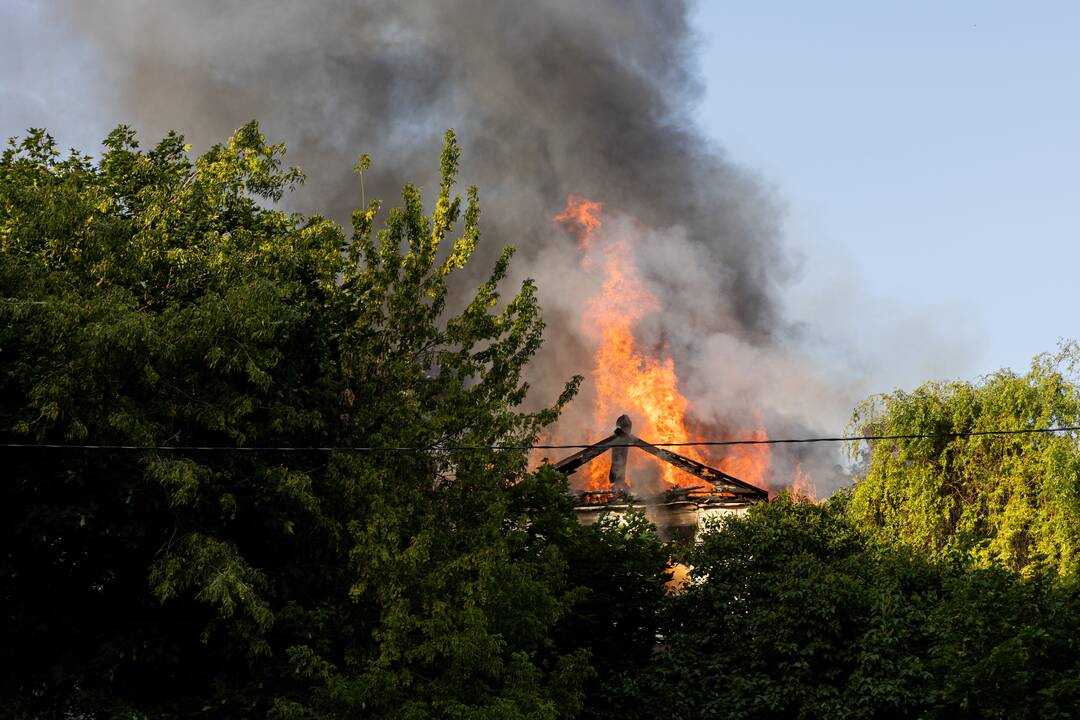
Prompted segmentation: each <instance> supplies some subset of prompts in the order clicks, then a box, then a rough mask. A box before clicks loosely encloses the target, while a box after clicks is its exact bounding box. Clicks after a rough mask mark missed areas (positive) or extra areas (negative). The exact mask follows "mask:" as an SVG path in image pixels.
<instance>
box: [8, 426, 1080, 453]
mask: <svg viewBox="0 0 1080 720" xmlns="http://www.w3.org/2000/svg"><path fill="white" fill-rule="evenodd" d="M1064 432H1080V426H1065V427H1050V428H1022V429H1019V430H967V431H964V432H950V433H907V434H902V435H852V436H837V437H811V438H783V439H778V440H772V439H760V440H698V441H691V442H657V443H650V444H651V445H654V446H656V447H725V446H729V445H798V444H807V443H834V442H864V441H878V440H931V439H942V440H945V439H956V438H963V437H982V436H988V435H1036V434H1050V433H1064ZM592 446H593V444H592V443H565V444H534V445H402V446H382V447H377V446H354V445H313V446H296V445H253V446H249V447H243V446H229V445H108V444H77V443H0V449H25V450H121V451H161V452H239V453H259V452H341V453H382V452H385V453H407V452H432V451H441V452H459V451H480V450H484V451H495V452H498V451H514V450H519V451H520V450H584V449H586V448H590V447H592ZM606 447H609V448H618V447H625V448H632V447H638V446H637V445H635V444H633V443H613V444H609V445H607V446H606Z"/></svg>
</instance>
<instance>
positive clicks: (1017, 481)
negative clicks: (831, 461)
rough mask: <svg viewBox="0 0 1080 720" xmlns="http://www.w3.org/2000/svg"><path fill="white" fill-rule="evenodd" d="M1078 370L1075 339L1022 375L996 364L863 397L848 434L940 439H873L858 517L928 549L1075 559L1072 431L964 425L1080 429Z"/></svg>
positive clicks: (1069, 565)
mask: <svg viewBox="0 0 1080 720" xmlns="http://www.w3.org/2000/svg"><path fill="white" fill-rule="evenodd" d="M1078 373H1080V346H1078V345H1077V344H1076V343H1075V342H1074V343H1067V344H1063V345H1062V347H1061V349H1060V350H1059V351H1058V352H1057V353H1055V354H1044V355H1040V356H1038V357H1036V358H1035V359H1034V361H1033V362H1032V366H1031V370H1030V371H1029V372H1028V373H1027V374H1024V375H1018V374H1016V373H1013V372H1009V371H1001V372H998V373H995V374H993V375H989V376H987V377H985V378H983V379H982V380H980V381H978V382H975V383H967V382H953V383H928V384H926V385H923V386H922V387H920V388H918V389H916V390H915V391H913V392H910V393H908V392H901V391H897V392H894V393H891V394H887V395H881V396H877V397H873V398H871V399H869V400H867V401H866V402H864V403H863V404H862V405H860V406H859V407H858V408H857V409H856V411H855V414H854V419H853V423H852V429H853V431H854V432H856V433H864V434H865V435H920V434H929V435H937V436H938V437H929V438H916V439H899V440H877V441H871V442H870V443H869V446H868V449H866V450H865V451H864V452H866V458H865V460H866V465H865V468H864V471H863V472H862V473H861V475H860V477H858V482H857V484H856V486H855V489H854V494H853V497H852V501H851V508H850V509H851V512H852V513H853V514H854V517H855V518H856V519H858V520H859V521H860V522H863V523H865V524H866V525H867V526H869V527H875V528H878V529H879V530H880V531H881V532H882V533H884V534H885V535H886V536H887V537H889V538H890V539H897V540H899V541H901V542H903V543H905V544H908V545H910V546H912V547H915V548H917V549H920V550H923V551H928V552H930V553H932V554H935V555H944V554H949V553H954V552H960V553H963V554H969V555H971V556H973V557H974V558H976V559H977V560H978V561H979V562H981V563H991V562H995V563H1002V564H1004V565H1005V566H1007V567H1010V568H1013V569H1018V570H1023V569H1025V568H1029V567H1032V566H1033V564H1035V563H1037V562H1045V563H1049V564H1050V565H1052V566H1054V567H1055V568H1056V569H1058V570H1059V571H1062V572H1065V571H1069V570H1071V569H1074V568H1076V567H1077V563H1078V562H1080V436H1078V434H1077V432H1076V431H1068V432H1060V433H1033V434H985V435H978V434H976V435H966V433H981V432H985V431H998V430H1006V431H1012V430H1033V429H1044V428H1053V427H1077V426H1080V384H1078ZM950 435H956V436H955V437H949V436H950ZM857 449H858V447H856V450H857Z"/></svg>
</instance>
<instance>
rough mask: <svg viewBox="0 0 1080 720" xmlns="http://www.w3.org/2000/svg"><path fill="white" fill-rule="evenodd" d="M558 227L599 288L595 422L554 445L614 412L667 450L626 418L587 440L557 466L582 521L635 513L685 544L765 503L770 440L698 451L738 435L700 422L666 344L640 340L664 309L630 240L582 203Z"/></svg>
mask: <svg viewBox="0 0 1080 720" xmlns="http://www.w3.org/2000/svg"><path fill="white" fill-rule="evenodd" d="M555 219H556V220H557V221H558V222H560V223H562V224H563V225H564V227H566V228H567V229H568V231H569V232H570V233H571V234H573V235H574V236H576V238H577V240H578V244H579V248H580V250H581V252H582V260H581V262H582V268H583V269H584V270H586V271H587V273H588V275H589V276H591V277H592V278H594V284H593V285H592V287H594V288H595V290H594V292H593V295H592V297H591V298H590V299H589V300H588V302H586V304H585V305H584V306H583V308H582V310H581V322H582V326H583V330H585V331H586V333H587V335H588V336H589V337H590V338H592V339H593V341H594V343H595V347H594V354H593V360H594V364H593V367H592V368H591V371H590V373H589V376H588V377H589V391H590V392H591V398H590V399H591V405H592V408H591V412H588V410H587V408H588V404H589V401H588V400H587V401H586V403H585V404H584V406H579V407H582V410H585V411H586V414H587V415H589V416H591V417H584V418H583V417H581V415H582V414H583V413H581V411H578V412H579V414H578V416H577V417H576V418H571V420H570V421H569V422H568V423H567V425H564V426H560V427H559V428H557V432H556V438H557V439H559V440H561V441H569V440H571V439H572V438H573V434H578V433H590V428H596V427H602V426H603V425H606V424H607V422H610V418H611V417H613V416H614V415H615V414H616V410H620V411H621V410H624V409H625V410H628V411H629V412H630V414H632V415H633V418H634V422H635V423H638V424H639V426H640V428H641V430H640V431H641V432H642V434H644V435H645V436H646V437H650V438H655V439H657V442H660V443H661V445H664V446H667V447H662V446H658V445H656V444H653V443H650V442H646V441H645V440H642V439H641V438H640V437H638V436H637V435H635V434H634V433H633V432H632V429H633V427H632V423H631V419H630V415H629V414H624V415H621V416H620V417H619V418H618V420H617V421H616V426H615V429H614V431H613V432H612V433H611V434H610V435H607V436H606V437H603V438H601V439H596V435H595V434H587V437H588V440H589V441H591V442H592V444H591V445H590V446H589V447H586V448H584V449H582V450H581V451H579V452H576V453H574V454H573V455H570V456H569V457H566V458H563V459H562V460H560V461H559V462H557V463H555V468H556V469H558V470H560V471H562V472H563V473H566V474H567V475H569V476H570V479H571V485H572V487H573V488H574V489H575V491H576V492H577V494H578V497H579V505H578V508H577V514H578V519H579V521H581V522H582V523H585V524H591V523H594V522H596V521H597V519H598V518H600V517H601V516H603V515H605V514H616V515H617V514H621V513H624V512H626V511H627V510H629V509H630V508H631V507H636V508H639V509H641V510H643V511H644V512H645V513H646V515H647V516H648V517H649V519H650V520H651V521H652V522H653V524H655V525H656V527H657V529H658V531H659V532H660V534H661V536H662V537H664V538H665V539H668V538H673V537H685V538H689V537H694V536H696V535H697V533H698V531H699V529H700V528H701V527H702V524H703V523H702V521H704V520H706V519H708V518H712V517H718V516H723V515H726V514H731V513H739V512H743V511H745V510H746V508H748V507H749V506H750V505H751V504H752V503H754V502H759V501H762V500H767V499H768V497H769V494H768V490H767V489H765V488H766V483H767V482H768V479H769V473H770V460H771V458H770V455H769V446H768V445H767V444H763V443H760V441H762V440H766V439H767V435H766V434H765V431H764V429H763V428H762V427H761V426H760V425H761V424H760V421H758V422H756V423H755V426H754V427H751V428H742V429H741V431H740V432H739V433H738V434H739V436H740V437H744V438H749V439H750V440H751V441H754V442H751V443H747V444H729V445H723V446H703V445H699V444H697V443H699V442H701V441H703V440H706V439H708V437H709V435H708V434H709V433H720V432H724V433H725V434H728V433H730V431H731V430H733V429H736V430H738V429H737V428H722V429H721V428H716V427H711V426H709V425H708V424H705V423H702V422H700V421H698V420H696V419H695V417H694V414H693V409H692V407H691V403H690V401H689V399H688V398H687V397H685V396H684V395H683V394H682V392H681V390H680V388H679V378H678V377H677V375H676V368H675V362H674V359H673V358H672V357H670V355H669V353H668V352H667V351H666V349H665V347H664V346H663V344H659V345H657V344H646V343H643V342H642V341H641V340H640V339H639V334H638V329H639V325H641V323H642V322H643V321H645V322H647V320H648V316H649V315H650V314H655V313H656V312H658V311H659V310H660V303H659V301H658V299H657V297H656V296H655V295H654V294H653V293H652V292H650V289H649V288H648V286H647V284H646V283H645V282H644V280H643V278H642V277H641V275H640V273H639V271H638V269H637V267H636V265H635V261H634V252H633V247H632V246H631V244H630V241H629V239H628V238H627V237H625V236H623V235H621V234H619V233H606V234H605V233H602V230H603V222H602V220H603V219H602V206H601V205H600V203H598V202H595V201H592V200H589V199H586V198H581V197H573V196H572V197H571V198H570V200H569V202H568V205H567V207H566V210H565V211H564V212H563V213H562V214H560V215H559V216H558V217H556V218H555ZM751 416H753V413H751ZM575 420H576V423H575ZM572 433H573V434H572ZM670 448H677V449H678V451H679V452H675V451H674V450H673V449H670ZM717 466H719V467H723V468H725V470H726V471H727V472H726V471H725V470H719V469H717ZM731 473H735V474H731Z"/></svg>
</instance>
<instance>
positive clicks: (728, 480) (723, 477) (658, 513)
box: [554, 415, 769, 540]
mask: <svg viewBox="0 0 1080 720" xmlns="http://www.w3.org/2000/svg"><path fill="white" fill-rule="evenodd" d="M631 430H632V423H631V421H630V418H629V417H628V416H626V415H622V416H620V417H619V419H618V420H617V421H616V422H615V430H614V432H613V433H612V434H611V435H609V436H608V437H606V438H604V439H603V440H600V441H599V442H596V443H593V444H592V445H590V446H589V447H587V448H585V449H583V450H581V451H579V452H576V453H574V454H573V455H570V456H569V457H566V458H564V459H562V460H560V461H559V462H557V463H555V466H554V467H555V469H557V470H559V471H560V472H563V473H566V474H567V475H572V474H573V473H575V472H577V471H578V470H579V469H581V468H582V467H583V466H585V465H586V464H588V463H590V462H592V461H593V460H595V459H597V458H598V457H600V456H602V455H604V454H605V453H610V469H609V471H608V482H609V489H603V490H585V491H584V492H582V493H581V494H580V495H579V504H578V507H577V516H578V521H579V522H581V523H583V524H586V525H588V524H592V523H594V522H596V521H597V520H598V519H599V518H600V517H601V515H604V514H611V513H614V514H616V515H618V514H622V513H625V512H626V511H628V510H629V509H630V508H632V507H636V508H639V509H642V510H644V512H645V514H646V516H647V517H648V518H649V520H650V521H651V522H652V523H653V524H654V525H656V528H657V530H658V532H659V533H660V536H661V537H662V538H663V539H665V540H667V539H671V538H675V537H680V538H687V539H689V538H693V537H696V535H697V533H698V531H699V530H700V528H701V527H702V521H703V520H707V519H710V518H715V517H722V516H724V515H727V514H732V513H739V512H743V511H745V510H746V508H747V507H749V505H750V504H751V503H754V502H760V501H762V500H768V498H769V494H768V492H767V491H766V490H762V489H761V488H759V487H756V486H754V485H751V484H750V483H747V482H744V481H742V480H740V479H738V478H736V477H734V476H732V475H728V474H727V473H725V472H723V471H721V470H717V469H716V468H713V467H709V466H708V465H705V464H704V463H700V462H698V461H696V460H693V459H691V458H688V457H686V456H684V455H679V454H678V453H675V452H672V451H670V450H667V449H665V448H662V447H658V446H656V445H653V444H652V443H649V442H646V441H644V440H642V439H641V438H639V437H637V436H635V435H634V434H633V433H631ZM633 449H636V450H641V451H642V452H645V453H648V454H649V455H652V456H653V457H655V458H657V459H659V460H661V461H663V462H664V463H666V464H667V465H668V466H670V467H673V468H676V469H677V470H679V471H681V472H683V473H685V474H686V475H688V476H690V477H692V478H694V479H695V480H696V482H697V484H694V485H675V486H670V487H668V488H667V489H664V490H661V491H659V492H656V493H651V494H648V495H644V496H642V495H635V494H634V493H633V492H632V489H631V488H632V486H631V484H630V483H628V482H627V478H626V467H627V459H628V457H629V454H630V450H633Z"/></svg>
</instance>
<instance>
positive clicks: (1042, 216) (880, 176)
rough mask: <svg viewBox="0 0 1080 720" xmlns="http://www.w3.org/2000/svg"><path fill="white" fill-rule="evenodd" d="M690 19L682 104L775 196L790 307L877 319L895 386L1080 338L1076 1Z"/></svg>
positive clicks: (718, 11)
mask: <svg viewBox="0 0 1080 720" xmlns="http://www.w3.org/2000/svg"><path fill="white" fill-rule="evenodd" d="M697 25H698V29H699V32H700V35H701V44H702V55H701V68H700V69H701V73H702V80H703V82H704V84H705V98H704V101H703V102H702V103H701V104H700V106H699V107H698V108H697V110H696V117H697V119H698V122H700V123H701V125H702V126H703V127H704V128H705V129H706V130H707V132H708V134H709V135H710V136H711V137H712V138H715V139H716V141H717V142H718V143H721V144H722V145H723V147H724V148H725V149H726V151H727V153H728V155H729V157H730V158H731V159H733V160H735V161H736V162H738V163H740V164H742V165H744V166H746V167H748V168H750V169H752V170H753V171H755V172H756V173H758V174H759V175H760V176H761V177H762V178H763V179H764V180H765V181H766V182H767V183H769V184H770V185H771V186H773V187H774V188H775V191H776V193H777V195H778V196H779V197H780V198H781V202H782V204H783V205H784V207H785V209H786V216H785V217H786V219H785V235H786V238H787V241H788V244H789V246H790V247H792V248H794V249H795V250H796V251H798V252H800V253H801V254H802V255H803V272H802V276H801V279H800V282H799V283H798V284H797V285H796V286H795V287H794V288H792V290H791V292H790V294H789V308H790V310H791V312H792V313H793V314H794V315H796V316H801V317H802V319H804V320H805V321H806V322H807V323H808V325H809V326H810V327H811V328H812V329H813V330H814V331H816V332H820V333H822V334H823V335H825V336H833V337H836V336H843V337H846V338H848V339H849V340H851V341H856V342H857V341H858V339H859V338H860V336H861V337H862V338H864V339H865V340H866V341H868V342H884V343H885V344H886V345H888V343H889V339H890V337H891V338H892V340H893V341H895V344H894V345H893V346H892V347H891V348H881V349H882V350H886V351H890V352H895V353H897V354H898V355H899V356H901V357H903V358H904V362H901V363H897V364H895V365H894V366H893V369H894V370H895V373H894V374H892V375H891V376H890V374H888V373H886V374H885V375H883V376H881V378H880V382H882V383H883V384H886V385H888V384H890V383H891V384H893V385H895V386H907V385H910V384H912V383H913V382H917V376H918V375H919V374H920V373H927V374H928V376H927V377H925V378H923V379H930V376H931V375H933V376H941V378H942V379H951V378H953V377H965V378H966V377H974V376H977V375H980V374H983V373H987V372H992V371H994V370H996V369H998V368H1001V367H1012V368H1015V369H1017V370H1020V371H1022V370H1023V369H1024V368H1026V367H1027V366H1028V365H1029V363H1030V360H1031V358H1032V357H1033V356H1034V355H1035V354H1036V353H1039V352H1044V351H1052V350H1054V349H1055V348H1056V346H1057V343H1058V339H1059V338H1061V337H1065V338H1077V337H1080V313H1078V312H1077V309H1076V308H1077V274H1078V270H1080V202H1078V200H1080V198H1078V197H1077V192H1078V190H1080V162H1078V161H1080V95H1078V94H1077V92H1076V91H1075V86H1076V71H1077V68H1080V44H1077V42H1076V33H1077V30H1078V28H1080V5H1077V4H1076V3H1066V2H1042V3H1034V4H1028V3H1017V2H997V1H996V0H995V1H986V0H980V1H978V2H969V1H955V2H948V3H941V2H904V3H864V2H816V3H805V2H756V3H738V4H736V3H727V2H724V3H721V2H704V3H702V4H701V6H700V8H699V12H698V17H697ZM830 294H832V295H833V296H834V297H832V298H831V300H832V301H831V302H825V301H823V300H824V299H825V298H826V297H827V296H829V295H830ZM845 294H849V295H850V298H851V299H850V303H848V304H846V305H844V304H842V303H837V302H836V299H837V297H836V296H839V297H843V296H844V295H845ZM838 307H842V308H843V310H842V311H840V312H838V311H837V308H838ZM819 308H820V309H823V308H828V311H827V312H818V311H817V310H818V309H819ZM905 325H910V326H913V327H915V326H921V327H923V328H928V329H930V333H929V336H928V337H923V338H921V340H920V342H918V343H916V346H914V347H912V346H911V344H910V343H907V342H904V337H905V336H904V334H903V333H902V332H899V333H892V332H890V330H889V328H890V326H894V327H897V328H901V327H903V326H905ZM875 328H876V330H875ZM914 337H918V335H915V336H914ZM886 389H890V388H888V387H882V390H886Z"/></svg>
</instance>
